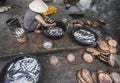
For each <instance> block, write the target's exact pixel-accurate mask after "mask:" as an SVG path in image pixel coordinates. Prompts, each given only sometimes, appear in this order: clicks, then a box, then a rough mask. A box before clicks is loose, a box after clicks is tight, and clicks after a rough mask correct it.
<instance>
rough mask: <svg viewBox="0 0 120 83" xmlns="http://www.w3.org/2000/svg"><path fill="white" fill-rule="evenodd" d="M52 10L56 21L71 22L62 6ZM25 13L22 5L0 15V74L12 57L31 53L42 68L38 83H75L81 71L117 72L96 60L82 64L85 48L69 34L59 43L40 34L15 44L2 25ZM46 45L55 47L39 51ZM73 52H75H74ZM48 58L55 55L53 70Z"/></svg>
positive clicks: (9, 33)
mask: <svg viewBox="0 0 120 83" xmlns="http://www.w3.org/2000/svg"><path fill="white" fill-rule="evenodd" d="M55 6H56V7H57V8H59V9H58V12H57V13H56V14H54V15H52V16H51V17H53V18H54V19H56V20H57V19H61V18H63V17H65V18H67V19H69V20H72V18H71V17H69V16H68V15H67V13H66V10H64V6H63V5H55ZM26 10H27V6H25V5H24V6H22V7H14V8H12V9H11V10H10V11H8V12H6V13H1V14H0V25H1V26H0V57H1V59H0V70H2V68H3V67H4V66H5V64H6V63H7V62H8V61H9V60H10V59H12V58H13V57H15V56H13V55H16V54H19V53H23V54H25V53H33V55H35V56H36V57H38V58H39V60H40V62H41V64H42V65H43V74H42V78H41V81H40V83H77V81H76V71H77V70H79V69H81V68H88V69H89V70H91V71H96V70H106V71H119V66H115V67H110V66H108V65H107V64H105V63H103V62H101V61H99V60H98V59H96V58H95V61H94V62H93V63H92V64H87V63H85V62H84V61H83V60H82V57H81V55H82V53H83V52H84V49H85V47H84V46H81V45H79V44H77V43H76V42H75V41H74V40H73V38H72V37H71V34H70V31H68V32H67V33H66V34H65V36H64V37H62V38H61V39H59V40H51V39H49V38H48V37H46V36H45V35H43V34H41V35H38V34H34V33H31V34H29V35H28V38H29V39H28V41H27V42H26V43H19V42H17V41H16V38H15V37H14V36H13V35H12V34H11V32H10V31H9V29H8V27H7V26H6V23H5V21H6V20H7V19H8V18H11V17H18V18H19V19H21V18H22V17H23V16H24V12H25V11H26ZM63 12H64V13H63ZM46 41H51V42H53V44H54V46H53V49H51V51H46V50H45V49H44V48H43V47H42V45H43V43H44V42H46ZM73 48H75V49H76V50H73ZM60 49H61V51H60ZM71 49H72V50H71ZM68 53H73V54H74V55H75V56H76V60H75V62H72V63H70V62H68V61H67V59H66V55H67V54H68ZM51 55H56V56H57V57H58V58H59V63H58V64H57V65H56V66H52V65H50V63H49V57H50V56H51Z"/></svg>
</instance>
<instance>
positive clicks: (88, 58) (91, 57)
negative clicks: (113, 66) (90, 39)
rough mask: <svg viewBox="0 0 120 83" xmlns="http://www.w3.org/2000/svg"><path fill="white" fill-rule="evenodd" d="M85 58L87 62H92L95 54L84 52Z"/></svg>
mask: <svg viewBox="0 0 120 83" xmlns="http://www.w3.org/2000/svg"><path fill="white" fill-rule="evenodd" d="M83 59H84V61H85V62H87V63H92V62H93V61H94V58H93V56H92V55H91V54H89V53H84V54H83Z"/></svg>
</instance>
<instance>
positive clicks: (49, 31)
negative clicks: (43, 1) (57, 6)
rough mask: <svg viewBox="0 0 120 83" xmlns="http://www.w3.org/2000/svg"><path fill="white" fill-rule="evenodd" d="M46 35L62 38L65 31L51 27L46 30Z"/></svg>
mask: <svg viewBox="0 0 120 83" xmlns="http://www.w3.org/2000/svg"><path fill="white" fill-rule="evenodd" d="M44 33H46V34H47V35H49V36H53V37H56V36H62V35H63V34H64V30H63V29H62V28H60V27H49V28H47V29H46V30H44Z"/></svg>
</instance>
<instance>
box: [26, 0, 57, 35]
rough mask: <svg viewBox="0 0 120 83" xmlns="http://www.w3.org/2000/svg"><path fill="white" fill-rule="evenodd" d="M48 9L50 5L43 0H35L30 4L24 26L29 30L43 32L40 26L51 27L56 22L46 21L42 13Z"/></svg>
mask: <svg viewBox="0 0 120 83" xmlns="http://www.w3.org/2000/svg"><path fill="white" fill-rule="evenodd" d="M47 10H48V6H47V5H46V4H45V3H44V2H43V1H42V0H34V1H32V2H31V3H30V4H29V9H28V10H27V11H26V13H25V16H24V28H25V30H27V31H28V32H35V33H41V30H40V29H39V27H40V26H44V27H51V26H55V25H56V23H52V24H49V23H46V22H45V20H44V17H43V15H42V13H43V12H46V11H47Z"/></svg>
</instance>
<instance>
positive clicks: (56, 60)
mask: <svg viewBox="0 0 120 83" xmlns="http://www.w3.org/2000/svg"><path fill="white" fill-rule="evenodd" d="M49 60H50V64H51V65H57V64H58V58H57V57H56V56H54V55H53V56H51V57H50V59H49Z"/></svg>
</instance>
